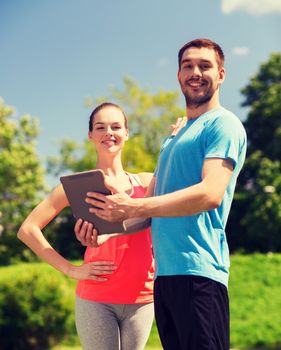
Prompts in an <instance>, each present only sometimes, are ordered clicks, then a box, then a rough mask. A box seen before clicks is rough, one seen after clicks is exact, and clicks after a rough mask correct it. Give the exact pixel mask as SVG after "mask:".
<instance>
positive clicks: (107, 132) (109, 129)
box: [106, 127, 112, 135]
mask: <svg viewBox="0 0 281 350" xmlns="http://www.w3.org/2000/svg"><path fill="white" fill-rule="evenodd" d="M106 134H107V135H112V129H111V128H110V127H108V128H107V129H106Z"/></svg>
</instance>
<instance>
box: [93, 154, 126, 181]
mask: <svg viewBox="0 0 281 350" xmlns="http://www.w3.org/2000/svg"><path fill="white" fill-rule="evenodd" d="M96 168H98V169H102V170H103V171H104V173H105V175H108V176H111V177H118V176H120V175H124V173H125V171H124V169H123V166H122V162H121V157H120V156H117V157H112V158H111V157H108V156H107V157H103V158H102V157H98V159H97V164H96Z"/></svg>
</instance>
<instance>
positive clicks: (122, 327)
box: [75, 297, 154, 350]
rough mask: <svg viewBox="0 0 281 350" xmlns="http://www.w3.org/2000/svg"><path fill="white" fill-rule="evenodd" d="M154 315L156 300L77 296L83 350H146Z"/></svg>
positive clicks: (77, 326)
mask: <svg viewBox="0 0 281 350" xmlns="http://www.w3.org/2000/svg"><path fill="white" fill-rule="evenodd" d="M153 316H154V310H153V303H149V304H110V303H99V302H93V301H88V300H84V299H81V298H79V297H76V307H75V321H76V329H77V333H78V336H79V338H80V341H81V344H82V348H83V350H143V349H144V347H145V344H146V342H147V339H148V337H149V333H150V330H151V326H152V322H153Z"/></svg>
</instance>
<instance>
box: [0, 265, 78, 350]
mask: <svg viewBox="0 0 281 350" xmlns="http://www.w3.org/2000/svg"><path fill="white" fill-rule="evenodd" d="M73 303H74V281H71V280H69V279H67V278H66V277H64V276H63V275H61V274H60V273H58V272H57V271H55V270H53V269H52V268H51V267H49V266H47V265H46V264H42V263H40V264H21V265H14V266H9V267H5V268H4V267H2V268H0V339H1V342H0V349H1V350H7V349H9V350H26V349H29V350H41V349H47V348H48V347H49V346H51V345H54V344H56V343H58V342H59V341H61V340H62V339H63V338H64V335H65V334H70V333H74V332H75V329H74V319H73Z"/></svg>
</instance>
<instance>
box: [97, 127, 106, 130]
mask: <svg viewBox="0 0 281 350" xmlns="http://www.w3.org/2000/svg"><path fill="white" fill-rule="evenodd" d="M103 129H104V127H102V126H98V127H97V128H96V130H103Z"/></svg>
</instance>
